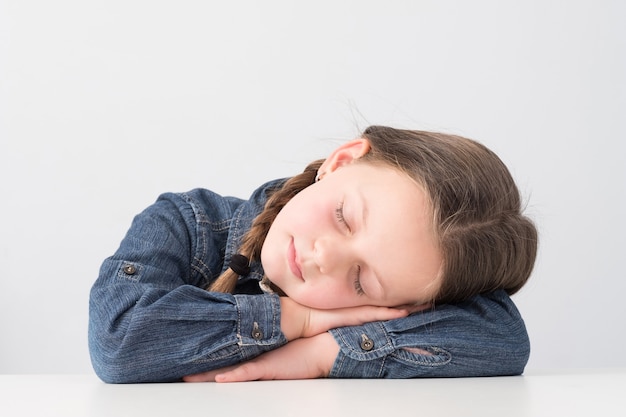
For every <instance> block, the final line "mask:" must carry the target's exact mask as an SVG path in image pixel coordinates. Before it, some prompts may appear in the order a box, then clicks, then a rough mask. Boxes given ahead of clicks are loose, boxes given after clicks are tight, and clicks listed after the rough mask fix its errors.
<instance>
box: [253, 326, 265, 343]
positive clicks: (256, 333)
mask: <svg viewBox="0 0 626 417" xmlns="http://www.w3.org/2000/svg"><path fill="white" fill-rule="evenodd" d="M252 338H253V339H254V340H261V339H263V332H262V331H261V330H259V323H257V322H256V321H255V322H254V323H253V324H252Z"/></svg>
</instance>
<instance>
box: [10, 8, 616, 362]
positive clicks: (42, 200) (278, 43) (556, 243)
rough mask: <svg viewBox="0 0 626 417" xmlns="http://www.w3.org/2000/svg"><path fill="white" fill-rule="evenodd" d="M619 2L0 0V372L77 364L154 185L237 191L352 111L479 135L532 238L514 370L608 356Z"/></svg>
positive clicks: (306, 153)
mask: <svg viewBox="0 0 626 417" xmlns="http://www.w3.org/2000/svg"><path fill="white" fill-rule="evenodd" d="M625 20H626V2H622V1H619V0H616V1H598V0H593V1H592V0H589V1H578V0H567V1H565V0H563V1H548V0H531V1H529V0H524V1H501V0H494V1H465V0H456V1H454V0H451V1H441V0H431V1H416V0H407V1H390V0H386V1H365V0H353V1H341V0H334V1H320V0H317V1H310V2H300V1H270V0H265V1H253V0H248V1H209V0H197V1H191V0H182V1H174V0H169V1H155V0H150V1H149V0H123V1H121V0H107V1H105V0H102V1H91V0H75V1H71V0H56V1H44V0H39V1H34V0H33V1H31V0H0V198H1V199H2V200H1V204H0V210H1V212H0V213H1V216H0V373H89V372H91V366H90V362H89V357H88V351H87V336H86V330H87V303H88V292H89V288H90V286H91V284H92V283H93V281H94V280H95V278H96V276H97V273H98V268H99V266H100V263H101V262H102V260H103V259H104V258H105V257H107V256H109V255H110V254H112V253H113V251H114V250H115V249H116V248H117V245H118V244H119V241H120V240H121V238H122V237H123V234H124V233H125V231H126V229H127V228H128V226H129V225H130V222H131V220H132V217H133V216H134V215H135V214H136V213H138V212H139V211H141V210H142V209H143V208H144V207H146V206H147V205H149V204H150V203H152V202H153V201H154V200H155V198H156V197H157V195H158V194H159V193H161V192H164V191H185V190H188V189H191V188H194V187H206V188H210V189H213V190H215V191H218V192H221V193H224V194H230V195H237V196H241V197H247V195H248V194H249V193H250V192H251V191H252V190H253V189H254V188H255V187H256V186H258V185H259V184H261V182H263V181H265V180H269V179H273V178H276V177H282V176H289V175H293V174H295V173H297V172H299V171H300V170H301V169H302V168H303V167H304V166H305V165H306V163H308V162H309V161H310V160H312V159H314V158H318V157H323V156H325V155H326V153H327V152H329V151H330V150H331V149H332V148H333V147H334V146H335V145H337V144H338V143H340V142H341V141H343V140H347V139H351V138H352V137H354V136H356V135H357V134H358V132H359V130H360V129H362V128H364V127H366V126H367V125H368V124H389V125H393V126H396V127H405V128H415V129H430V130H442V131H446V132H453V133H458V134H462V135H466V136H469V137H472V138H475V139H478V140H480V141H482V142H483V143H485V144H487V145H488V146H489V147H491V148H492V149H493V150H495V151H496V152H497V153H498V154H499V155H500V156H501V157H502V159H503V160H504V161H505V163H507V165H508V166H509V167H510V169H511V171H512V173H513V175H514V177H515V178H516V179H517V181H518V184H519V186H520V188H521V190H522V192H523V194H524V196H525V199H526V201H527V202H528V213H529V214H530V215H531V217H533V218H534V219H535V220H536V222H537V224H538V226H539V228H540V232H541V247H540V255H539V259H538V262H537V265H536V269H535V271H534V273H533V276H532V278H531V281H530V282H529V284H528V285H527V286H526V287H525V288H524V289H523V290H522V291H521V292H520V293H519V294H518V295H516V296H515V298H514V299H515V300H516V302H517V304H518V306H519V308H520V310H521V311H522V314H523V315H524V317H525V319H526V323H527V326H528V329H529V332H530V336H531V339H532V347H533V351H532V356H531V360H530V362H529V365H528V368H527V369H540V368H541V369H545V368H565V367H567V368H575V367H610V366H622V367H623V366H626V355H624V348H625V346H626V343H625V342H626V335H625V333H626V331H625V330H624V329H625V328H626V326H624V324H623V321H624V319H625V318H626V307H625V304H624V302H623V297H624V294H626V284H625V278H626V272H625V269H624V260H623V259H624V255H625V253H626V250H625V249H626V244H625V237H624V236H625V235H626V228H625V224H624V214H626V207H625V199H626V186H625V182H626V180H625V179H626V168H625V166H626V149H625V145H624V142H625V140H626V24H625Z"/></svg>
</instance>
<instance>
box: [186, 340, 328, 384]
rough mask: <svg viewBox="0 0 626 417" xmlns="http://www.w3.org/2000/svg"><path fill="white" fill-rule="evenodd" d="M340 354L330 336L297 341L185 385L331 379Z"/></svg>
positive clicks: (199, 376)
mask: <svg viewBox="0 0 626 417" xmlns="http://www.w3.org/2000/svg"><path fill="white" fill-rule="evenodd" d="M338 352H339V345H337V342H335V339H334V338H333V336H332V335H331V334H330V333H322V334H319V335H317V336H314V337H310V338H303V339H297V340H294V341H293V342H289V343H287V344H286V345H285V346H282V347H280V348H278V349H276V350H273V351H271V352H267V353H264V354H262V355H260V356H258V357H256V358H254V359H252V360H250V361H248V362H245V363H243V364H239V365H235V366H229V367H226V368H222V369H216V370H213V371H209V372H204V373H201V374H195V375H190V376H187V377H185V378H183V380H184V381H185V382H211V381H215V382H243V381H256V380H266V379H311V378H323V377H327V376H328V375H329V373H330V370H331V368H332V366H333V362H334V361H335V358H336V357H337V353H338Z"/></svg>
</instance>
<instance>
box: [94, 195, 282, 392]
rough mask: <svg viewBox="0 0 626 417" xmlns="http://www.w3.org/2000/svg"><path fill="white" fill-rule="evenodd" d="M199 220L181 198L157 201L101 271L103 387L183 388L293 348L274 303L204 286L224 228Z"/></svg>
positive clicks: (97, 336) (97, 305)
mask: <svg viewBox="0 0 626 417" xmlns="http://www.w3.org/2000/svg"><path fill="white" fill-rule="evenodd" d="M222 209H224V210H226V208H225V207H222ZM217 212H219V210H217V211H216V213H217ZM201 214H202V213H200V212H199V211H198V208H197V207H193V206H191V205H189V204H187V203H185V202H184V201H183V200H182V199H181V198H178V197H174V196H170V197H167V198H164V199H160V200H159V201H158V202H157V203H155V204H154V205H153V206H151V207H150V208H148V209H147V210H146V211H144V212H143V213H141V214H140V215H138V216H137V217H136V218H135V220H134V221H133V225H132V226H131V228H130V230H129V231H128V233H127V235H126V237H125V238H124V240H123V241H122V243H121V245H120V248H119V249H118V251H117V252H116V253H115V254H114V255H113V256H112V257H110V258H108V259H107V260H105V261H104V263H103V264H102V267H101V268H100V274H99V276H98V279H97V280H96V282H95V283H94V285H93V287H92V289H91V293H90V301H89V351H90V355H91V359H92V364H93V367H94V370H95V372H96V374H97V375H98V376H99V377H100V378H101V379H102V380H103V381H105V382H109V383H133V382H167V381H177V380H180V378H182V377H183V376H185V375H189V374H193V373H198V372H202V371H207V370H210V369H216V368H221V367H224V366H228V365H232V364H235V363H239V362H242V361H245V360H248V359H251V358H254V357H256V356H258V355H259V354H261V353H263V352H266V351H268V350H272V349H275V348H277V347H279V346H282V345H283V344H285V343H286V342H287V341H286V339H285V338H284V335H283V334H282V333H281V331H280V302H279V299H278V297H277V296H275V295H231V294H221V293H212V292H208V291H205V290H204V289H202V288H201V287H203V286H204V284H205V282H206V281H207V280H209V279H210V278H211V276H212V275H211V274H213V270H217V263H215V264H213V262H212V260H211V259H212V256H218V257H219V256H220V254H219V253H217V254H214V255H211V253H210V252H211V251H214V252H215V251H216V252H219V251H220V248H219V245H218V244H217V243H215V242H218V241H221V238H220V237H219V236H217V234H219V233H220V231H221V229H222V228H223V225H222V224H221V222H222V221H221V220H220V219H219V218H207V217H206V216H204V215H201Z"/></svg>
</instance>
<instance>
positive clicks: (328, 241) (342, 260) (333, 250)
mask: <svg viewBox="0 0 626 417" xmlns="http://www.w3.org/2000/svg"><path fill="white" fill-rule="evenodd" d="M349 253H350V249H349V247H348V244H347V242H343V241H341V240H340V239H333V238H331V237H321V238H319V239H317V240H316V241H315V244H314V247H313V259H314V260H315V264H316V265H317V267H318V269H319V271H320V273H322V274H323V275H333V276H341V274H342V273H344V274H345V273H346V272H347V271H348V270H349V268H350V261H349V259H350V255H349Z"/></svg>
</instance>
